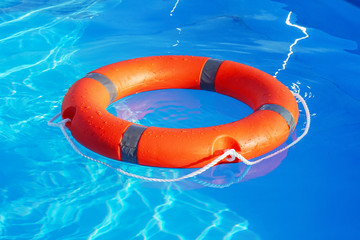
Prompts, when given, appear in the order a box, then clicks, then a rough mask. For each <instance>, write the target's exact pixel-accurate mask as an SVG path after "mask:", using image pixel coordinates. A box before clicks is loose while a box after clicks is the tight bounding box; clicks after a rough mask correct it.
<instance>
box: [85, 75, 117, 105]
mask: <svg viewBox="0 0 360 240" xmlns="http://www.w3.org/2000/svg"><path fill="white" fill-rule="evenodd" d="M85 77H86V78H91V79H94V80H96V81H98V82H99V83H101V84H102V85H103V86H104V87H105V88H106V90H107V91H108V92H109V95H110V103H112V102H113V101H115V99H116V96H117V89H116V86H115V84H114V83H113V82H112V81H111V80H110V79H109V78H108V77H106V76H105V75H103V74H101V73H95V72H91V73H88V74H86V75H85Z"/></svg>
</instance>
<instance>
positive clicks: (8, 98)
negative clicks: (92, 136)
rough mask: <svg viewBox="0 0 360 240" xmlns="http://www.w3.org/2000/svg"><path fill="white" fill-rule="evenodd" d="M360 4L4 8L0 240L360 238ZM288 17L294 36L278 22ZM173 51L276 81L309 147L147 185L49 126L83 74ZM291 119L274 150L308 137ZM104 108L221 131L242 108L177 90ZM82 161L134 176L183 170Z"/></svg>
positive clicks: (138, 118)
mask: <svg viewBox="0 0 360 240" xmlns="http://www.w3.org/2000/svg"><path fill="white" fill-rule="evenodd" d="M359 6H360V4H359V1H350V0H349V1H345V0H344V1H340V0H334V1H325V0H317V1H288V0H278V1H265V0H255V1H245V0H244V1H238V0H233V1H231V0H227V1H220V0H219V1H217V0H216V1H182V0H180V1H176V0H174V1H163V0H155V1H145V0H143V1H140V0H136V1H125V0H124V1H121V2H119V1H97V0H92V1H45V0H44V1H10V0H9V1H8V0H5V1H2V2H1V3H0V30H1V31H0V44H1V48H0V56H1V57H0V63H1V64H0V79H1V81H0V113H1V114H0V141H1V142H0V151H1V165H0V166H1V167H0V239H4V240H5V239H154V240H157V239H186V240H187V239H191V240H192V239H198V240H200V239H210V240H213V239H214V240H218V239H226V240H228V239H264V240H267V239H276V240H278V239H359V238H360V233H359V231H358V229H359V227H360V222H359V220H358V215H359V212H360V211H359V207H358V202H359V200H360V191H359V189H358V185H359V182H360V175H359V174H358V169H359V161H358V160H359V154H360V150H359V149H360V141H359V140H358V136H359V134H360V121H359V119H360V113H359V111H358V110H359V109H360V103H359V100H360V97H359V94H358V92H359V90H360V82H359V76H360V67H359V66H360V56H359V39H360V33H359V31H358V29H360V19H359V17H358V16H360V8H359ZM290 11H291V12H292V14H291V17H290V23H291V24H293V25H289V24H287V23H286V19H287V17H288V15H289V12H290ZM294 25H297V26H298V27H296V26H294ZM300 27H303V28H300ZM304 28H306V30H304ZM302 30H304V31H305V32H306V34H307V35H308V37H307V38H305V36H306V34H305V33H304V31H302ZM296 39H298V40H296ZM291 52H292V54H290V55H289V53H291ZM168 54H174V55H194V56H207V57H212V58H217V59H224V60H232V61H237V62H241V63H245V64H248V65H251V66H254V67H256V68H259V69H261V70H263V71H265V72H267V73H269V74H271V75H274V74H275V73H276V72H278V73H277V74H276V77H277V79H278V80H280V81H281V82H282V83H283V84H285V85H286V86H287V87H288V88H289V89H291V90H292V91H295V92H298V93H299V94H300V95H301V96H303V97H304V98H305V100H306V101H307V104H308V106H309V108H310V111H311V115H312V118H311V119H312V124H311V129H310V131H309V133H308V135H307V136H306V137H305V138H304V139H303V140H302V141H301V142H300V143H298V144H297V145H296V146H294V147H292V148H290V149H289V150H288V151H286V152H285V153H283V154H281V155H280V156H277V157H276V158H272V159H269V161H266V162H263V163H262V164H261V165H258V166H253V167H247V166H245V165H244V164H227V165H223V166H219V167H216V168H214V169H211V170H210V171H209V172H206V173H203V174H201V175H200V176H198V177H197V178H194V179H189V180H186V181H182V182H179V183H173V184H157V183H148V182H144V181H139V180H136V179H133V178H128V177H124V176H121V175H119V174H118V173H117V172H115V171H114V170H112V169H109V168H107V167H105V166H103V165H100V164H97V163H94V162H91V161H88V160H86V159H84V158H82V157H81V156H79V155H78V154H77V153H75V152H74V151H73V150H72V149H71V147H70V146H69V144H68V143H67V141H66V140H65V139H64V137H63V136H62V134H61V132H60V130H59V129H57V128H52V127H49V126H47V121H48V120H49V119H50V118H51V117H52V116H54V115H55V114H57V113H58V112H59V111H60V106H61V102H62V98H63V96H64V94H65V93H66V91H67V89H68V88H69V87H70V86H71V85H72V84H73V83H74V82H75V81H76V80H77V79H79V78H80V77H82V76H84V75H85V74H86V73H87V72H89V71H91V70H93V69H96V68H99V67H101V66H103V65H106V64H110V63H113V62H117V61H122V60H125V59H131V58H136V57H144V56H153V55H168ZM288 56H289V58H288ZM284 61H285V62H286V64H285V65H284V66H283V64H284ZM149 109H150V111H149ZM300 109H301V112H300V118H299V124H298V126H297V128H296V131H295V133H294V134H293V135H292V136H291V137H290V138H289V140H288V141H287V142H286V143H285V145H286V144H289V143H290V142H291V141H292V140H293V139H295V138H296V137H298V136H299V135H300V134H301V133H302V131H303V128H304V126H305V122H304V121H305V115H304V111H303V109H302V108H300ZM108 110H109V111H110V112H111V113H113V114H115V115H118V116H121V117H123V118H127V119H129V120H132V121H134V122H138V123H141V124H144V125H157V126H163V127H166V126H169V125H171V126H174V127H194V126H196V127H198V126H203V124H207V125H216V124H222V123H226V122H231V121H234V120H237V119H239V118H242V117H244V116H246V115H248V114H249V113H250V112H251V110H249V108H248V107H247V106H244V105H243V104H242V103H240V102H237V101H235V100H234V99H229V98H227V97H224V96H219V95H217V94H214V95H213V94H210V93H206V92H205V93H203V92H202V93H201V94H200V93H199V92H198V91H182V90H170V91H162V92H156V93H154V92H150V93H144V94H142V95H136V96H131V97H128V98H126V99H123V100H121V101H119V102H117V103H116V104H114V105H112V106H110V107H109V109H108ZM144 112H146V114H144ZM79 147H80V148H81V146H79ZM81 150H83V151H85V152H86V153H87V154H88V155H90V156H92V157H96V158H99V159H101V160H102V161H105V162H107V163H110V164H112V165H114V166H116V167H121V168H122V169H125V170H127V171H129V172H133V173H137V174H141V175H145V176H152V177H163V178H171V177H177V176H181V175H183V174H186V173H188V172H189V171H187V170H176V169H160V168H146V167H141V166H136V165H131V164H122V163H117V162H114V161H111V160H107V159H104V158H101V156H97V155H95V154H93V153H91V152H89V151H87V150H86V149H83V148H81Z"/></svg>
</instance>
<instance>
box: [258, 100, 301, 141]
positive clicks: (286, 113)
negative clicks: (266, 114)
mask: <svg viewBox="0 0 360 240" xmlns="http://www.w3.org/2000/svg"><path fill="white" fill-rule="evenodd" d="M258 110H270V111H273V112H277V113H278V114H280V115H281V116H282V117H283V118H284V119H285V121H286V123H287V125H288V126H289V128H290V130H289V135H290V134H291V133H292V132H293V131H294V128H295V120H294V117H293V115H292V114H291V112H289V111H288V110H287V109H286V108H284V107H283V106H280V105H277V104H264V105H262V106H261V107H260V108H259V109H258Z"/></svg>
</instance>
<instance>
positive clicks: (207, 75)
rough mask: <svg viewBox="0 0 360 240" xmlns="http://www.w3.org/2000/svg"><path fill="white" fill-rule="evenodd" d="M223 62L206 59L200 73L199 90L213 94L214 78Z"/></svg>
mask: <svg viewBox="0 0 360 240" xmlns="http://www.w3.org/2000/svg"><path fill="white" fill-rule="evenodd" d="M222 62H223V61H222V60H218V59H208V60H207V61H206V63H205V65H204V67H203V69H202V71H201V76H200V88H201V89H202V90H208V91H213V92H215V76H216V73H217V71H218V69H219V67H220V65H221V63H222Z"/></svg>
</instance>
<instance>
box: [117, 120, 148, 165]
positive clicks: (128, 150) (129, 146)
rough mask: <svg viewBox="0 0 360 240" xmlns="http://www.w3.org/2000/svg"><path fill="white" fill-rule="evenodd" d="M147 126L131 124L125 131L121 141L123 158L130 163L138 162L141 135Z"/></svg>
mask: <svg viewBox="0 0 360 240" xmlns="http://www.w3.org/2000/svg"><path fill="white" fill-rule="evenodd" d="M145 130H146V127H144V126H139V125H130V126H129V127H128V129H126V131H125V132H124V134H123V136H122V140H121V143H120V154H121V160H122V161H124V162H129V163H138V161H137V149H138V144H139V141H140V138H141V135H142V134H143V132H144V131H145Z"/></svg>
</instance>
